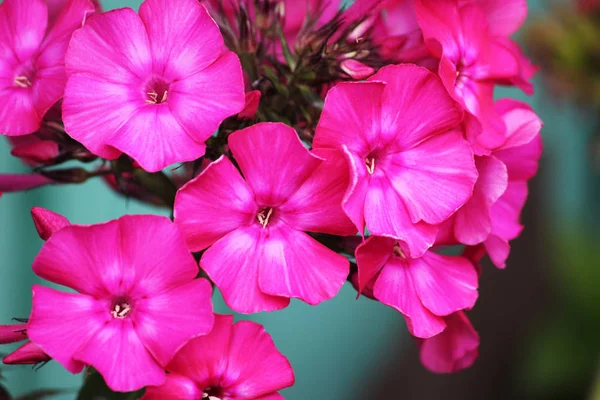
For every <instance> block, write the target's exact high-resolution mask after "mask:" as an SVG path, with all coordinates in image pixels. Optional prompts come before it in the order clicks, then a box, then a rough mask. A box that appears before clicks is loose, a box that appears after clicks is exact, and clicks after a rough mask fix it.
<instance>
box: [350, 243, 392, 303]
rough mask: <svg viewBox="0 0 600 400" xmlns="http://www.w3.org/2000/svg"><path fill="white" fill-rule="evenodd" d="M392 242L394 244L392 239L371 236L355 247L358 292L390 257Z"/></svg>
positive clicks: (361, 290) (363, 288)
mask: <svg viewBox="0 0 600 400" xmlns="http://www.w3.org/2000/svg"><path fill="white" fill-rule="evenodd" d="M394 244H396V241H395V240H394V239H390V238H384V237H377V236H371V237H369V238H368V239H367V240H366V241H365V242H363V243H361V244H360V245H359V246H358V247H357V248H356V263H357V265H358V290H359V292H360V293H362V292H363V290H365V288H366V287H367V286H368V285H369V283H371V281H372V280H373V278H375V276H377V274H378V273H379V271H381V269H382V268H383V267H384V266H385V265H386V264H387V262H388V260H389V259H390V257H392V252H393V250H394Z"/></svg>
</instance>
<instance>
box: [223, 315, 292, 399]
mask: <svg viewBox="0 0 600 400" xmlns="http://www.w3.org/2000/svg"><path fill="white" fill-rule="evenodd" d="M293 384H294V371H293V370H292V366H291V365H290V362H289V361H288V360H287V358H285V357H284V356H283V355H282V354H281V353H280V352H279V351H278V350H277V348H276V347H275V344H274V343H273V339H271V336H269V334H268V333H267V332H266V331H265V329H264V328H263V327H262V326H260V325H259V324H257V323H255V322H251V321H240V322H238V323H236V324H234V325H233V331H232V334H231V343H230V345H229V360H228V363H227V370H226V371H225V374H224V375H223V378H222V380H221V386H222V387H223V388H226V390H227V393H228V394H231V395H232V397H236V398H247V399H252V398H259V397H261V396H263V395H267V394H270V393H272V392H276V391H278V390H281V389H284V388H286V387H289V386H292V385H293Z"/></svg>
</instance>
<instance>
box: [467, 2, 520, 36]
mask: <svg viewBox="0 0 600 400" xmlns="http://www.w3.org/2000/svg"><path fill="white" fill-rule="evenodd" d="M463 1H464V0H463ZM477 5H478V6H480V7H482V8H483V10H484V12H485V14H486V17H487V20H488V22H489V27H490V31H491V33H492V34H494V35H497V36H509V35H512V34H513V33H515V32H516V31H517V30H519V28H520V27H521V25H523V23H524V22H525V19H526V18H527V1H526V0H479V1H477Z"/></svg>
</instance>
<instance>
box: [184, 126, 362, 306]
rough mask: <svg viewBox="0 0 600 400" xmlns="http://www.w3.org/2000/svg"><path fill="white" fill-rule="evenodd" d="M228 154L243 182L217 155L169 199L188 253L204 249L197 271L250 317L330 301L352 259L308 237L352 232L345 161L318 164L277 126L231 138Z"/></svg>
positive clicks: (336, 158)
mask: <svg viewBox="0 0 600 400" xmlns="http://www.w3.org/2000/svg"><path fill="white" fill-rule="evenodd" d="M229 148H230V149H231V152H232V154H233V156H234V158H235V161H236V162H237V164H238V165H239V168H240V170H241V173H242V174H243V177H244V178H245V179H244V178H242V176H241V175H240V172H239V171H238V170H237V169H236V168H235V167H234V165H233V164H232V162H231V161H230V160H229V159H228V158H226V157H221V158H220V159H218V160H217V161H215V162H214V163H212V164H211V165H210V166H208V168H206V169H205V170H204V171H203V172H202V173H201V174H200V175H199V176H198V177H197V178H195V179H194V180H192V181H190V182H189V183H188V184H187V185H185V186H184V187H183V188H182V189H181V190H180V191H179V192H178V194H177V198H176V200H175V223H176V224H177V225H178V226H179V227H180V228H181V230H182V232H183V234H184V236H185V238H186V241H187V244H188V247H189V248H190V249H191V250H192V251H201V250H204V249H206V248H208V249H207V250H206V251H205V252H204V254H203V255H202V258H201V260H200V265H201V267H202V269H204V271H206V273H207V274H208V275H209V276H210V278H211V280H212V281H213V282H214V283H215V284H216V285H217V286H218V287H219V289H220V290H221V292H222V293H223V297H224V299H225V302H226V303H227V304H228V305H229V306H230V307H231V308H232V309H234V310H235V311H238V312H242V313H253V312H259V311H272V310H277V309H281V308H284V307H286V306H287V305H288V304H289V301H290V300H289V299H290V298H291V297H295V298H299V299H301V300H303V301H305V302H307V303H309V304H312V305H316V304H318V303H320V302H322V301H324V300H328V299H330V298H332V297H333V296H335V295H336V294H337V292H338V291H339V290H340V288H341V287H342V285H343V284H344V282H345V281H346V278H347V276H348V273H349V261H348V259H346V258H345V257H343V256H341V255H339V254H336V253H335V252H334V251H332V250H329V249H328V248H327V247H325V246H324V245H322V244H321V243H319V242H317V241H316V240H315V239H313V238H311V237H310V236H309V235H307V234H306V233H304V232H305V231H308V232H317V233H328V234H333V235H342V236H343V235H352V234H354V233H356V228H355V227H354V226H353V224H352V223H351V222H350V221H349V220H348V218H347V217H346V215H345V214H344V212H343V211H342V209H341V201H342V197H343V194H344V191H345V190H346V187H347V184H348V179H347V174H346V172H345V168H343V167H344V160H343V158H341V157H339V156H337V155H336V154H332V156H331V157H330V158H328V159H327V160H326V161H323V159H321V158H319V157H317V156H315V155H314V154H311V153H310V152H309V151H308V150H307V149H306V148H305V147H304V146H303V145H302V142H301V141H300V139H299V138H298V135H297V134H296V132H295V131H294V130H293V129H292V128H290V127H288V126H286V125H284V124H281V123H260V124H257V125H254V126H252V127H250V128H246V129H243V130H241V131H237V132H234V133H233V134H231V135H230V136H229Z"/></svg>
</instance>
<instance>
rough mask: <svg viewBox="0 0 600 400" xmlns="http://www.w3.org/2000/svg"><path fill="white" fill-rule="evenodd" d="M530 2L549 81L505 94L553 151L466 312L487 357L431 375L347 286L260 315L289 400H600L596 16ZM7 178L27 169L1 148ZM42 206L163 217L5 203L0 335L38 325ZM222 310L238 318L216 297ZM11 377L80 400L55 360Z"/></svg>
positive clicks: (0, 235) (48, 192)
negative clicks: (498, 262)
mask: <svg viewBox="0 0 600 400" xmlns="http://www.w3.org/2000/svg"><path fill="white" fill-rule="evenodd" d="M102 2H103V5H104V7H105V9H111V8H115V7H124V6H130V7H133V8H136V9H137V7H138V6H139V3H140V2H141V1H139V0H127V1H125V0H103V1H102ZM528 3H529V6H530V18H529V20H528V22H527V26H526V27H525V28H524V29H522V31H521V32H520V39H521V41H522V43H523V44H524V46H525V48H526V52H527V54H528V55H530V56H535V60H536V62H537V63H538V64H541V65H542V66H543V68H544V69H545V72H544V73H542V74H538V76H537V77H536V94H535V96H533V97H531V98H526V96H524V95H522V94H521V93H520V92H518V91H517V90H499V91H498V93H497V95H498V97H513V98H518V99H521V100H525V101H527V102H529V103H530V104H531V105H532V106H533V107H534V109H535V110H536V111H537V112H538V113H539V114H540V116H541V118H542V120H543V121H544V122H545V127H544V129H543V136H544V139H545V153H544V156H543V159H542V163H541V167H540V172H539V175H538V177H537V178H536V179H534V180H533V181H532V184H531V185H532V186H531V195H530V199H529V202H528V204H527V207H526V209H525V214H524V222H525V224H526V227H527V228H526V229H525V231H524V233H523V235H522V236H521V238H519V239H518V240H516V241H515V242H514V244H513V251H512V254H511V257H510V259H509V262H508V268H507V269H506V270H505V271H499V270H497V269H496V268H494V267H492V266H491V264H488V263H486V265H484V272H483V275H482V280H481V283H480V300H479V302H478V304H477V306H476V308H475V309H474V310H473V311H472V312H471V313H470V314H469V315H470V317H471V318H472V321H473V324H474V325H475V327H476V328H477V329H478V331H479V333H480V335H481V339H482V343H481V348H480V351H481V355H480V358H479V360H478V361H477V362H476V363H475V365H474V366H473V367H472V368H471V369H469V370H468V371H465V372H462V373H459V374H455V375H450V376H437V375H433V374H431V373H429V372H427V371H426V370H424V369H423V367H421V365H420V363H419V360H418V353H417V351H416V346H415V344H414V343H413V341H412V339H411V338H410V337H409V336H408V334H407V333H406V328H405V326H404V322H403V319H402V318H401V316H400V315H399V314H398V313H396V312H395V311H394V310H392V309H390V308H386V307H385V306H383V305H381V304H378V303H375V302H372V301H370V300H367V299H365V298H361V299H360V300H356V299H355V298H356V292H355V291H354V290H353V289H352V288H351V287H349V286H347V287H345V288H344V289H343V290H342V292H341V293H340V295H339V296H338V297H336V298H335V299H334V300H332V301H329V302H327V303H325V304H322V305H321V306H319V307H310V306H307V305H305V304H301V303H299V302H292V306H291V307H290V308H289V309H287V310H285V311H283V312H277V313H272V314H262V315H257V316H254V317H252V319H253V320H255V321H257V322H259V323H261V324H264V325H265V327H266V329H267V330H268V331H269V333H270V334H271V335H272V336H273V338H274V340H275V343H276V345H277V346H278V348H279V349H280V350H281V351H282V352H283V353H284V354H285V355H286V356H287V357H288V358H289V359H290V361H291V362H292V365H293V366H294V369H295V372H296V379H297V381H296V385H295V387H293V388H291V389H288V390H285V391H284V392H283V393H282V394H283V395H284V396H285V398H286V399H287V400H306V399H315V398H319V399H326V400H360V399H369V400H392V399H400V398H402V399H410V400H412V399H417V400H429V399H441V398H444V399H446V400H452V399H461V400H469V399H473V400H474V399H503V400H504V399H532V400H537V399H540V400H542V399H543V400H578V399H584V400H600V11H599V12H597V13H596V14H595V16H593V15H592V13H591V11H589V9H587V8H585V7H584V9H582V11H579V12H576V11H574V10H575V6H574V4H572V3H574V2H567V1H562V2H560V1H549V0H531V1H528ZM581 3H586V1H585V0H584V1H582V2H581ZM592 3H599V2H598V1H587V6H588V7H591V6H593V4H592ZM583 5H584V6H586V4H583ZM597 7H598V8H600V5H599V6H597ZM586 10H588V11H586ZM0 171H1V172H5V173H6V172H13V173H14V172H20V171H25V168H24V166H23V165H21V163H20V162H19V160H17V159H14V158H12V157H10V156H9V148H8V146H7V145H6V143H5V142H4V141H3V142H2V143H0ZM33 206H43V207H45V208H49V209H51V210H53V211H56V212H59V213H61V214H63V215H65V216H67V217H68V218H69V219H70V220H71V221H72V222H75V223H98V222H103V221H106V220H110V219H114V218H117V217H119V216H121V215H123V214H126V213H130V214H135V213H163V211H162V210H158V209H153V208H151V207H148V206H144V205H141V204H138V203H136V202H134V201H126V200H124V199H123V198H120V197H117V196H116V195H114V194H113V193H112V192H111V191H109V190H107V189H106V187H105V186H104V184H103V183H102V182H100V181H95V182H89V183H86V184H85V185H80V186H77V185H75V186H65V187H46V188H43V189H39V190H35V191H31V192H26V193H19V194H9V195H5V196H4V197H3V198H2V200H1V202H0V324H1V323H4V324H6V323H9V322H10V321H11V319H12V318H14V317H17V318H18V317H20V318H24V317H27V316H28V313H29V310H30V306H31V292H30V288H31V285H32V284H34V283H40V282H41V281H40V280H39V279H38V278H36V277H35V276H34V274H33V273H32V271H31V268H30V266H31V262H32V260H33V258H34V257H35V255H36V254H37V252H38V250H39V248H40V246H41V245H42V242H41V240H39V239H38V236H37V235H36V232H35V229H34V227H33V223H32V222H31V219H30V217H29V210H30V208H31V207H33ZM216 309H217V311H218V312H221V313H228V312H229V310H228V309H227V308H226V307H225V305H224V304H223V302H222V300H221V299H220V298H219V299H216ZM239 318H247V317H239ZM10 350H12V348H8V347H3V348H2V352H8V351H10ZM2 374H3V375H4V378H5V382H6V383H7V386H8V388H9V389H10V390H11V392H12V393H13V395H21V394H24V393H27V392H30V391H31V390H34V389H36V388H42V387H43V388H48V387H52V388H57V387H60V388H65V389H66V390H67V392H66V393H65V395H63V396H62V397H57V398H60V399H73V398H74V397H75V390H76V388H78V387H79V386H80V385H81V382H82V376H73V375H70V374H69V373H67V372H66V371H65V370H63V369H62V368H61V367H59V366H58V365H57V364H55V363H50V364H48V365H46V366H44V367H43V368H41V369H40V370H39V371H33V370H32V369H31V368H30V367H25V366H24V367H11V368H2ZM69 390H70V391H69Z"/></svg>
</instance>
